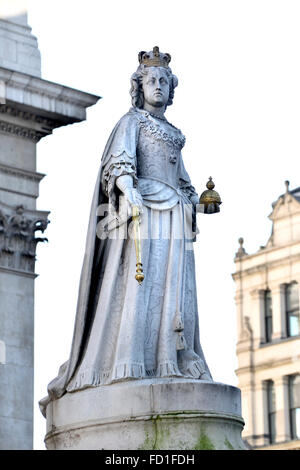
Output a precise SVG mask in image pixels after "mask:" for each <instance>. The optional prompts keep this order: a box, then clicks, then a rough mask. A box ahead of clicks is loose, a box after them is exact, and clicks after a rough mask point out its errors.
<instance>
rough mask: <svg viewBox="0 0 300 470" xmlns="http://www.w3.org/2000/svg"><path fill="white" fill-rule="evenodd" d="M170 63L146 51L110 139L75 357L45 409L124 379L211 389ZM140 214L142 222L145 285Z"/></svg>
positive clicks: (190, 192) (95, 205)
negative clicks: (197, 383)
mask: <svg viewBox="0 0 300 470" xmlns="http://www.w3.org/2000/svg"><path fill="white" fill-rule="evenodd" d="M170 60H171V57H170V55H169V54H163V53H161V52H160V51H159V49H158V47H154V48H153V51H151V52H147V53H146V52H144V51H143V52H140V53H139V66H138V69H137V71H136V72H135V73H134V74H133V75H132V77H131V90H130V94H131V99H132V108H131V109H130V110H129V111H128V113H126V114H125V115H124V116H123V117H122V118H121V119H120V121H119V122H118V123H117V125H116V126H115V128H114V129H113V131H112V133H111V135H110V137H109V140H108V142H107V145H106V148H105V150H104V153H103V157H102V161H101V165H100V170H99V174H98V179H97V182H96V187H95V192H94V197H93V201H92V207H91V215H90V220H89V227H88V232H87V241H86V251H85V256H84V261H83V268H82V273H81V279H80V288H79V296H78V305H77V314H76V321H75V329H74V335H73V342H72V348H71V353H70V358H69V360H68V361H67V362H66V363H65V364H63V365H62V366H61V368H60V371H59V374H58V377H56V378H55V379H54V380H53V381H52V382H51V383H50V384H49V386H48V396H47V397H46V398H44V399H43V400H41V402H40V405H41V409H42V410H43V411H44V410H45V407H46V406H47V404H48V403H49V402H50V401H51V400H55V399H57V398H59V397H61V396H62V395H64V394H65V393H66V392H75V391H78V390H82V389H85V388H88V387H98V386H102V385H109V384H112V383H115V382H120V381H129V380H139V381H140V380H143V379H149V378H164V377H167V378H170V377H176V378H182V379H183V380H186V379H191V378H192V379H199V380H205V381H212V377H211V374H210V371H209V368H208V366H207V364H206V361H205V358H204V355H203V352H202V348H201V345H200V339H199V325H198V310H197V294H196V280H195V263H194V252H193V241H194V240H195V233H196V212H197V207H198V204H199V197H198V195H197V193H196V191H195V189H194V187H193V186H192V184H191V180H190V178H189V175H188V173H187V172H186V170H185V167H184V164H183V160H182V155H181V150H182V148H183V146H184V144H185V138H184V136H183V134H182V133H181V131H180V130H179V129H177V128H176V127H175V126H174V125H172V124H171V123H170V122H168V120H167V119H166V117H165V115H164V114H165V111H166V109H167V106H170V105H171V104H172V102H173V97H174V89H175V87H176V86H177V83H178V81H177V78H176V76H175V75H173V73H172V71H171V69H170V67H169V63H170ZM133 210H137V211H138V214H139V222H140V223H139V229H140V240H139V242H140V254H141V259H142V270H143V276H144V280H143V282H140V283H138V282H137V281H136V279H135V272H136V262H137V259H136V253H137V252H136V241H137V240H135V239H134V236H132V235H130V229H131V228H132V214H133V213H132V211H133ZM131 232H132V231H131Z"/></svg>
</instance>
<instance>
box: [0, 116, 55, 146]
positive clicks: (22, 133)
mask: <svg viewBox="0 0 300 470" xmlns="http://www.w3.org/2000/svg"><path fill="white" fill-rule="evenodd" d="M0 132H4V133H5V134H7V133H8V134H13V135H15V136H17V137H22V138H23V139H29V140H32V141H33V142H38V141H39V140H40V139H41V138H42V137H45V135H47V134H48V133H45V132H39V131H36V130H34V129H28V128H27V127H23V126H18V125H16V124H12V123H10V122H5V121H0Z"/></svg>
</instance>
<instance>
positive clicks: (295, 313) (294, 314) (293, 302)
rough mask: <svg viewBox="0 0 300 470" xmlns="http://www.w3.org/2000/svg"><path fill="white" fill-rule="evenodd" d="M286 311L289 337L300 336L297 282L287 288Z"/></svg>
mask: <svg viewBox="0 0 300 470" xmlns="http://www.w3.org/2000/svg"><path fill="white" fill-rule="evenodd" d="M285 310H286V326H287V336H297V335H299V332H300V331H299V291H298V284H297V282H292V283H291V284H287V286H286V288H285Z"/></svg>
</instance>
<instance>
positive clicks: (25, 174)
mask: <svg viewBox="0 0 300 470" xmlns="http://www.w3.org/2000/svg"><path fill="white" fill-rule="evenodd" d="M0 173H5V174H7V175H11V176H17V177H18V178H22V179H26V180H31V181H34V182H36V183H39V182H40V181H41V180H42V179H43V178H44V176H45V175H44V174H43V173H38V172H35V171H28V170H21V169H19V168H15V167H12V166H9V165H4V164H3V163H0Z"/></svg>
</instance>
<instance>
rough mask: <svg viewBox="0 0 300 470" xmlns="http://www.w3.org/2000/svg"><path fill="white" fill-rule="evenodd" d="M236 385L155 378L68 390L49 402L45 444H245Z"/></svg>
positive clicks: (190, 446) (200, 447)
mask: <svg viewBox="0 0 300 470" xmlns="http://www.w3.org/2000/svg"><path fill="white" fill-rule="evenodd" d="M242 428H243V419H242V418H241V409H240V391H239V389H237V388H235V387H232V386H229V385H224V384H221V383H216V382H208V381H207V382H206V381H201V380H182V379H175V378H174V379H170V378H168V379H159V380H155V381H154V380H148V379H147V380H141V381H129V382H122V383H118V384H114V385H109V386H102V387H95V388H89V389H86V390H81V391H77V392H74V393H67V394H66V395H64V396H63V397H62V398H60V399H58V400H55V401H52V402H50V403H49V405H48V406H47V435H46V438H45V442H46V446H47V448H48V449H52V450H53V449H94V450H95V449H120V450H121V449H131V450H133V449H160V450H163V449H166V450H168V449H195V450H207V449H215V450H223V449H224V450H226V449H227V450H232V449H244V444H243V441H242V440H241V431H242Z"/></svg>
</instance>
